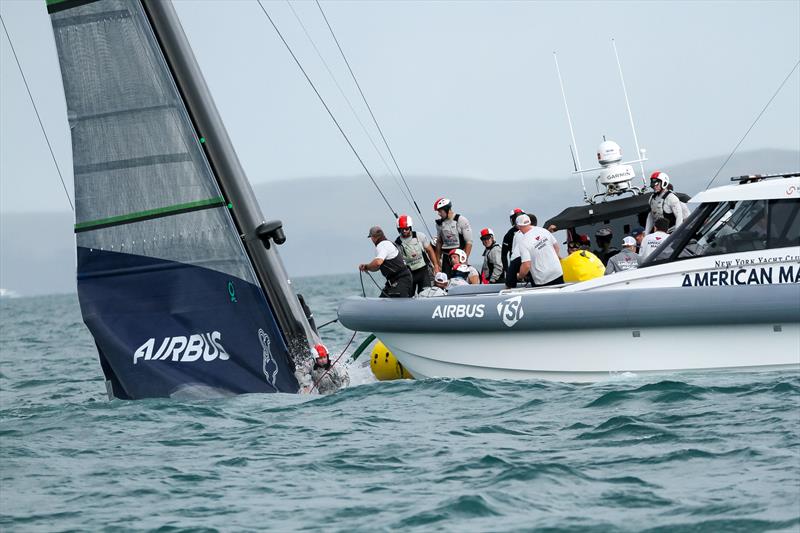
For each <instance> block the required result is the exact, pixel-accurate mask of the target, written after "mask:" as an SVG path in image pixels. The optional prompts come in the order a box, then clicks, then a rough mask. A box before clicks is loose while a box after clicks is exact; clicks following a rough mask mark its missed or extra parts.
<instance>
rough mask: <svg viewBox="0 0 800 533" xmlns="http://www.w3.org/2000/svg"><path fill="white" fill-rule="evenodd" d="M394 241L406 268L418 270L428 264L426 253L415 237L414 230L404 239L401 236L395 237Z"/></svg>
mask: <svg viewBox="0 0 800 533" xmlns="http://www.w3.org/2000/svg"><path fill="white" fill-rule="evenodd" d="M394 243H395V244H396V245H397V247H398V248H400V249H401V251H402V253H403V258H404V259H405V260H406V264H407V265H408V268H410V269H411V270H419V269H420V268H425V267H427V266H428V254H426V253H425V248H424V247H423V246H422V243H421V242H420V240H419V239H418V238H417V232H416V231H412V232H411V237H409V238H408V239H405V240H403V238H402V237H397V238H396V239H395V240H394Z"/></svg>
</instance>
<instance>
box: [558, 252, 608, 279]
mask: <svg viewBox="0 0 800 533" xmlns="http://www.w3.org/2000/svg"><path fill="white" fill-rule="evenodd" d="M561 269H562V270H563V271H564V281H565V282H567V283H574V282H576V281H587V280H590V279H594V278H599V277H600V276H602V275H603V274H605V272H606V267H605V265H603V262H602V261H600V258H598V257H597V256H596V255H594V254H593V253H592V252H590V251H588V250H578V251H577V252H572V253H571V254H569V257H566V258H565V259H562V260H561Z"/></svg>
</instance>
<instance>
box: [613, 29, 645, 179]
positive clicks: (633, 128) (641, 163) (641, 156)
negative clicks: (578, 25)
mask: <svg viewBox="0 0 800 533" xmlns="http://www.w3.org/2000/svg"><path fill="white" fill-rule="evenodd" d="M611 45H612V46H613V47H614V56H615V57H616V58H617V68H618V69H619V79H620V81H621V82H622V93H623V94H624V95H625V105H626V106H627V108H628V119H630V121H631V131H633V144H634V145H635V146H636V155H637V156H638V157H639V159H640V161H639V168H641V170H642V183H643V184H644V186H645V187H647V181H646V180H645V175H644V154H643V152H642V150H641V149H639V139H638V138H637V137H636V126H634V125H633V113H631V103H630V102H629V101H628V89H627V88H626V87H625V78H624V76H623V75H622V64H621V63H620V62H619V54H618V53H617V42H616V41H615V40H614V39H613V38H612V39H611Z"/></svg>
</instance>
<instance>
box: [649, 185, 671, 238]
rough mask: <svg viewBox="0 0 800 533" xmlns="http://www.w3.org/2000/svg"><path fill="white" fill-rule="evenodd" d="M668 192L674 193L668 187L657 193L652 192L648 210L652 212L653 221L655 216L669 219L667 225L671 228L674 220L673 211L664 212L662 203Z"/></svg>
mask: <svg viewBox="0 0 800 533" xmlns="http://www.w3.org/2000/svg"><path fill="white" fill-rule="evenodd" d="M665 192H666V194H665ZM670 194H675V193H674V192H672V191H670V190H669V189H667V190H666V191H662V192H661V193H659V194H656V193H653V194H652V196H650V211H651V212H652V213H653V221H655V220H656V219H657V218H661V217H664V218H666V219H667V220H669V227H670V228H671V227H673V226H674V225H675V222H676V218H675V213H666V212H664V203H665V202H666V200H667V197H668V196H669V195H670Z"/></svg>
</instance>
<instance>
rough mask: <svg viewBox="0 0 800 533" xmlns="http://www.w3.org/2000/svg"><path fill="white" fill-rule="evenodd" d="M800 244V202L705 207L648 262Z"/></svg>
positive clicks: (737, 203)
mask: <svg viewBox="0 0 800 533" xmlns="http://www.w3.org/2000/svg"><path fill="white" fill-rule="evenodd" d="M798 244H800V201H798V200H794V199H787V200H741V201H731V202H720V203H716V204H704V205H702V206H700V207H699V208H698V209H697V210H695V212H694V213H692V215H690V217H689V219H688V220H686V222H684V224H683V225H682V226H681V227H680V228H678V229H677V230H676V231H675V233H674V234H673V235H671V236H670V238H669V239H668V240H667V241H666V242H665V243H664V244H663V245H662V246H661V247H660V248H658V249H657V250H656V251H655V252H654V253H653V254H652V256H651V257H649V258H648V261H647V263H648V264H653V263H657V262H662V261H668V260H680V259H688V258H692V257H702V256H710V255H720V254H729V253H737V252H751V251H755V250H764V249H766V248H783V247H786V246H797V245H798Z"/></svg>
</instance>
